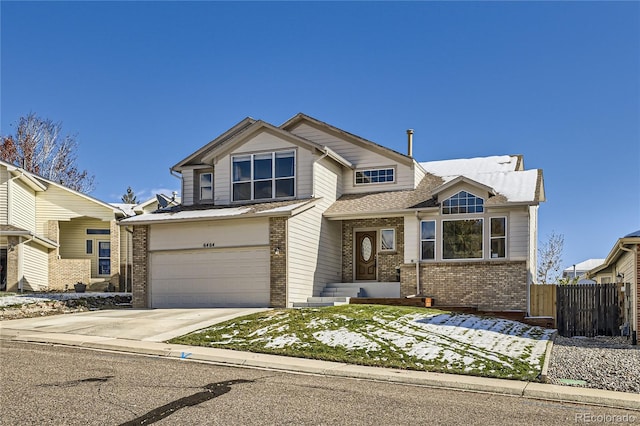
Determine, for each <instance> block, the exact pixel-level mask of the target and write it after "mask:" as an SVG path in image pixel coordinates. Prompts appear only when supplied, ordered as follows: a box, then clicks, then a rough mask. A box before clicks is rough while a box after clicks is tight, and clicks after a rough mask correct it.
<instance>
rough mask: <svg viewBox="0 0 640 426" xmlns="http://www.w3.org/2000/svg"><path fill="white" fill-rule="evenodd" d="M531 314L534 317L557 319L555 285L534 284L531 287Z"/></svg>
mask: <svg viewBox="0 0 640 426" xmlns="http://www.w3.org/2000/svg"><path fill="white" fill-rule="evenodd" d="M529 288H530V289H531V293H530V296H529V297H530V303H531V304H530V308H529V312H530V314H531V316H533V317H552V318H555V317H556V294H557V288H558V286H557V285H555V284H534V285H532V286H531V287H529Z"/></svg>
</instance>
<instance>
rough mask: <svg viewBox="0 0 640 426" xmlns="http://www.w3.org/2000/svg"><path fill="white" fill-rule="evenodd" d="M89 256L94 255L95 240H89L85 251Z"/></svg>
mask: <svg viewBox="0 0 640 426" xmlns="http://www.w3.org/2000/svg"><path fill="white" fill-rule="evenodd" d="M85 252H86V253H87V254H93V240H87V248H86V249H85Z"/></svg>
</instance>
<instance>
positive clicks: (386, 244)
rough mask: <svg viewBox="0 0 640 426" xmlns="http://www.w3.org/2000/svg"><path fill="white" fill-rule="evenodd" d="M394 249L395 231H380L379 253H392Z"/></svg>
mask: <svg viewBox="0 0 640 426" xmlns="http://www.w3.org/2000/svg"><path fill="white" fill-rule="evenodd" d="M395 249H396V230H395V229H393V228H391V229H381V230H380V251H393V250H395Z"/></svg>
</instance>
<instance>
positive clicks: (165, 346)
mask: <svg viewBox="0 0 640 426" xmlns="http://www.w3.org/2000/svg"><path fill="white" fill-rule="evenodd" d="M0 340H5V341H15V342H31V343H50V344H57V345H65V346H74V347H80V348H84V349H94V350H105V351H114V352H119V353H130V354H138V355H151V356H159V357H164V358H173V359H181V360H186V361H197V362H210V363H216V364H221V365H226V366H233V367H250V368H263V369H269V370H277V371H282V372H289V373H303V374H316V375H323V376H328V377H341V378H353V379H365V380H376V381H383V382H389V383H396V384H409V385H418V386H428V387H436V388H442V389H451V390H458V391H469V392H484V393H493V394H501V395H511V396H519V397H523V398H529V399H542V400H551V401H557V402H571V403H580V404H588V405H599V406H604V407H612V408H621V409H631V410H637V411H640V395H637V394H632V393H627V392H613V391H606V390H600V389H589V388H576V387H570V386H560V385H552V384H547V383H532V382H522V381H517V380H507V379H494V378H487V377H476V376H464V375H455V374H446V373H432V372H425V371H413V370H397V369H391V368H380V367H368V366H362V365H353V364H345V363H338V362H331V361H320V360H313V359H306V358H293V357H285V356H279V355H270V354H261V353H254V352H240V351H234V350H230V349H218V348H206V347H202V346H186V345H178V344H170V343H163V342H150V341H139V340H126V339H117V338H111V337H96V336H85V335H73V334H62V333H43V332H40V333H39V332H33V331H29V332H20V331H16V330H10V329H9V330H7V329H0Z"/></svg>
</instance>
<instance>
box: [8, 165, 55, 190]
mask: <svg viewBox="0 0 640 426" xmlns="http://www.w3.org/2000/svg"><path fill="white" fill-rule="evenodd" d="M6 167H7V170H8V171H9V173H10V174H11V175H12V176H13V177H17V178H19V179H20V181H22V182H24V183H25V184H26V185H27V186H28V187H29V188H31V189H33V190H34V191H35V192H44V191H46V190H47V187H46V186H45V185H44V184H43V183H42V182H40V181H39V180H37V179H36V178H35V176H33V175H32V174H31V173H29V172H28V171H26V170H24V169H21V168H20V167H15V166H12V165H9V164H8V163H7V166H6Z"/></svg>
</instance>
